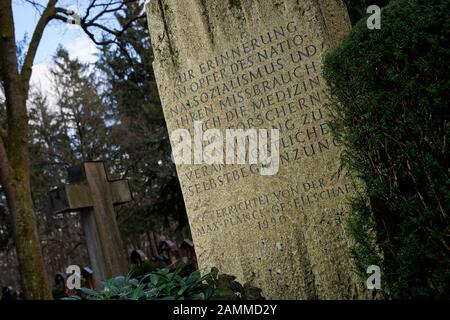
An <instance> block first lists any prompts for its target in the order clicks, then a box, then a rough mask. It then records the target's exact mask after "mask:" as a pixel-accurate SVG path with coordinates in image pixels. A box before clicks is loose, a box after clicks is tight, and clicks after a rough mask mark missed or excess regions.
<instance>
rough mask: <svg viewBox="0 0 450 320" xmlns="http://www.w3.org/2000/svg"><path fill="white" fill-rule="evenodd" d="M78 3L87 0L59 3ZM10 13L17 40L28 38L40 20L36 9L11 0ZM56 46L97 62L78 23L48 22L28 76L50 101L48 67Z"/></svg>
mask: <svg viewBox="0 0 450 320" xmlns="http://www.w3.org/2000/svg"><path fill="white" fill-rule="evenodd" d="M38 2H39V3H41V4H42V5H44V6H45V5H46V4H47V0H38ZM77 2H81V3H86V1H78V0H60V5H61V6H64V7H65V8H72V9H75V8H76V7H75V6H74V5H76V4H77ZM13 13H14V23H15V32H16V41H20V40H22V39H24V36H25V35H26V34H27V37H28V41H29V40H30V39H31V36H32V34H33V30H34V28H35V26H36V24H37V21H38V19H39V16H40V14H39V12H37V11H36V9H35V8H34V7H33V6H32V5H30V4H29V3H27V2H26V1H24V0H13ZM59 45H62V46H63V47H65V48H66V49H67V50H68V51H69V54H70V56H71V58H78V59H80V60H81V61H84V62H95V61H96V57H95V53H96V52H97V49H96V47H95V45H94V44H93V43H92V41H91V40H90V39H89V37H87V36H86V35H85V34H84V33H83V32H82V30H81V29H80V28H79V27H78V26H76V25H70V24H66V23H64V22H62V21H57V20H55V21H51V22H50V24H49V25H48V26H47V28H46V29H45V32H44V35H43V38H42V40H41V43H40V45H39V48H38V51H37V54H36V58H35V60H34V66H33V74H32V78H31V84H32V86H35V87H38V88H40V89H41V90H42V91H43V93H44V94H46V95H47V96H48V98H49V100H50V101H52V98H53V90H52V83H51V80H50V75H49V72H48V70H49V68H50V67H51V61H52V56H53V55H54V54H55V52H56V49H57V48H58V46H59Z"/></svg>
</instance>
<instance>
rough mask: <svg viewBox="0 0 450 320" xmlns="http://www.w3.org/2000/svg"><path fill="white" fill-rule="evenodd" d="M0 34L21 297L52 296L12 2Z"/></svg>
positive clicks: (1, 147) (5, 151) (0, 144)
mask: <svg viewBox="0 0 450 320" xmlns="http://www.w3.org/2000/svg"><path fill="white" fill-rule="evenodd" d="M0 36H1V39H0V63H1V71H2V78H3V82H4V86H5V96H6V108H7V137H4V138H2V139H1V140H0V165H1V170H0V179H1V183H2V185H3V186H4V188H5V192H6V197H7V201H8V207H9V210H10V213H11V216H12V219H13V226H14V237H15V245H16V251H17V258H18V262H19V271H20V276H21V286H22V290H23V294H24V297H25V299H33V300H35V299H51V298H52V294H51V291H50V288H49V286H48V282H47V277H46V272H45V268H44V261H43V258H42V254H41V249H40V243H39V237H38V232H37V224H36V217H35V213H34V208H33V202H32V198H31V188H30V162H29V153H28V114H27V108H26V100H27V94H28V82H29V76H30V75H31V72H30V74H28V72H26V78H27V81H23V79H22V77H21V75H20V74H19V70H18V63H17V53H16V49H17V48H16V42H15V35H14V20H13V14H12V6H11V1H5V0H3V1H1V2H0ZM28 53H30V52H28Z"/></svg>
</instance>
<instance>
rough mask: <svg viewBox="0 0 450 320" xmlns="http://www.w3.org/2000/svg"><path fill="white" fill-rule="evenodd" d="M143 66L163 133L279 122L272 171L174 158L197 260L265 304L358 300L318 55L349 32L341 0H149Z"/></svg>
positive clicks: (345, 188) (344, 185)
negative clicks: (259, 294) (147, 65)
mask: <svg viewBox="0 0 450 320" xmlns="http://www.w3.org/2000/svg"><path fill="white" fill-rule="evenodd" d="M147 13H148V20H149V28H150V33H151V38H152V44H153V50H154V54H155V61H154V70H155V74H156V77H157V82H158V88H159V93H160V96H161V99H162V103H163V108H164V114H165V118H166V122H167V125H168V129H169V132H173V131H174V130H176V129H178V128H186V129H189V130H190V131H192V127H193V121H194V120H195V121H200V120H201V121H203V123H204V125H205V128H219V129H221V130H225V129H228V128H244V129H246V128H272V127H273V128H278V129H280V137H281V139H280V157H281V158H280V161H281V162H280V169H279V172H278V173H277V174H276V175H273V176H263V175H260V174H259V173H258V168H259V166H258V165H251V166H250V165H201V164H197V165H178V166H177V171H178V176H179V179H180V183H181V186H182V189H183V194H184V199H185V202H186V207H187V210H188V216H189V221H190V226H191V231H192V235H193V239H194V242H195V245H196V252H197V255H198V261H199V265H200V267H201V268H202V269H203V270H205V271H208V270H210V269H211V267H217V268H219V269H220V271H221V272H224V273H227V274H232V275H235V276H237V279H238V280H239V281H241V282H247V281H249V282H251V283H252V284H253V285H255V286H258V287H260V288H262V290H263V295H264V296H265V297H267V298H276V299H316V298H319V299H334V298H336V299H345V298H359V297H365V294H366V291H365V290H364V289H363V288H362V286H361V283H360V281H358V279H357V277H356V275H355V274H354V272H353V267H352V264H351V260H350V258H349V256H348V248H349V245H350V240H349V238H348V236H347V235H346V234H345V231H344V224H343V218H344V216H345V215H346V211H347V206H346V198H347V197H348V196H349V194H351V193H352V192H353V191H354V189H353V186H352V184H351V183H349V181H347V180H346V178H345V177H344V176H343V173H342V172H340V170H339V153H340V150H341V149H340V147H339V145H338V144H337V143H336V141H335V140H334V139H333V137H332V136H331V134H330V129H329V127H328V126H327V118H328V115H327V111H326V108H325V104H326V102H327V99H326V86H325V84H324V80H323V79H322V77H321V70H322V59H323V57H324V54H325V53H326V51H327V50H329V49H330V48H332V47H334V46H336V45H337V44H338V43H339V42H340V41H341V40H342V39H343V37H344V36H345V35H346V34H347V33H348V32H349V29H350V24H349V21H348V17H347V12H346V9H345V7H344V6H343V4H342V2H341V1H338V0H333V1H331V0H330V1H328V0H327V1H318V0H305V1H298V0H283V1H281V0H153V1H151V2H150V5H149V6H148V7H147Z"/></svg>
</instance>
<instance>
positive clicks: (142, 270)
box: [129, 261, 164, 278]
mask: <svg viewBox="0 0 450 320" xmlns="http://www.w3.org/2000/svg"><path fill="white" fill-rule="evenodd" d="M163 267H164V264H163V263H162V262H156V261H144V263H143V264H141V265H140V266H133V267H131V268H130V271H129V273H130V276H131V277H133V278H140V277H143V276H145V275H146V274H148V273H150V272H153V271H156V270H158V269H162V268H163Z"/></svg>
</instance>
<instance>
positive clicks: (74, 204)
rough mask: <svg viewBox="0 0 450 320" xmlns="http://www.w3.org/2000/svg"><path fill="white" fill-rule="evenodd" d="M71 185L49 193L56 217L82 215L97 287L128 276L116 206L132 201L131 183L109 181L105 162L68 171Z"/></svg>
mask: <svg viewBox="0 0 450 320" xmlns="http://www.w3.org/2000/svg"><path fill="white" fill-rule="evenodd" d="M68 176H69V184H66V185H64V186H62V187H60V188H58V189H55V190H52V191H50V201H51V206H52V208H53V211H54V212H55V213H65V212H72V211H79V212H80V214H81V224H82V226H83V230H84V233H85V236H86V243H87V248H88V253H89V259H90V261H91V265H92V269H93V270H94V279H95V286H96V288H97V289H100V288H102V281H104V280H106V279H108V278H111V277H114V276H117V275H126V273H127V259H126V256H125V252H124V247H123V244H122V239H121V237H120V232H119V228H118V225H117V220H116V213H115V211H114V206H116V205H120V204H123V203H126V202H129V201H132V200H133V198H132V195H131V191H130V188H129V185H128V180H126V179H122V180H109V179H108V177H107V174H106V170H105V166H104V163H103V162H84V163H83V164H81V165H77V166H74V167H71V168H69V169H68Z"/></svg>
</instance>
